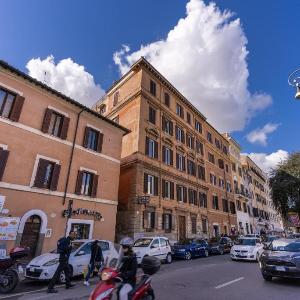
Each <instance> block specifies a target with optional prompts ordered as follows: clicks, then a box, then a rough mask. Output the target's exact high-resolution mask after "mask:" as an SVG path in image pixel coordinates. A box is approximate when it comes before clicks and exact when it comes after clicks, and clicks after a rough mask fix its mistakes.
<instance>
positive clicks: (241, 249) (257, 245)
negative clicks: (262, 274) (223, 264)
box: [230, 237, 263, 261]
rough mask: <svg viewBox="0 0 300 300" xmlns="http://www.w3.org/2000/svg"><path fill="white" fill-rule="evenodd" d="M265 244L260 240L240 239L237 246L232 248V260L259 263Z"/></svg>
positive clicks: (251, 238)
mask: <svg viewBox="0 0 300 300" xmlns="http://www.w3.org/2000/svg"><path fill="white" fill-rule="evenodd" d="M262 249H263V244H262V242H261V240H260V239H258V238H253V237H249V238H246V237H245V238H239V239H238V242H237V244H236V245H234V246H232V247H231V250H230V257H231V259H232V260H253V261H257V260H258V258H259V255H260V253H261V250H262Z"/></svg>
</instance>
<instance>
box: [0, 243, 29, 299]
mask: <svg viewBox="0 0 300 300" xmlns="http://www.w3.org/2000/svg"><path fill="white" fill-rule="evenodd" d="M28 254H29V249H27V248H20V247H16V248H12V249H11V251H10V253H9V257H8V258H2V259H0V293H2V294H7V293H10V292H11V291H13V290H14V289H15V287H16V286H17V284H18V283H19V274H20V273H22V272H23V268H22V265H21V264H18V259H19V258H23V257H26V256H28Z"/></svg>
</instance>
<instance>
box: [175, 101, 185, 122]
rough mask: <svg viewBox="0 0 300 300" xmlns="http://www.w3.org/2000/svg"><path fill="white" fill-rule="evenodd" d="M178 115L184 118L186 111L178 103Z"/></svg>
mask: <svg viewBox="0 0 300 300" xmlns="http://www.w3.org/2000/svg"><path fill="white" fill-rule="evenodd" d="M176 114H177V115H178V116H179V117H180V118H182V119H183V118H184V110H183V107H182V106H181V105H180V104H178V103H176Z"/></svg>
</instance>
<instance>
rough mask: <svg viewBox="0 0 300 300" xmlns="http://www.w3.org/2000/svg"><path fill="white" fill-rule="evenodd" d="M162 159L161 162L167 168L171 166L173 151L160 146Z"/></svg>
mask: <svg viewBox="0 0 300 300" xmlns="http://www.w3.org/2000/svg"><path fill="white" fill-rule="evenodd" d="M162 159H163V162H164V163H165V164H167V165H169V166H172V165H173V151H172V150H171V149H170V148H168V147H165V146H162Z"/></svg>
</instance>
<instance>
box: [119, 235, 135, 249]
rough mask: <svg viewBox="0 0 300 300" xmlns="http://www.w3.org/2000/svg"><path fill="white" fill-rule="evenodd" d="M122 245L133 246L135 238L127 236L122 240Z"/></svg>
mask: <svg viewBox="0 0 300 300" xmlns="http://www.w3.org/2000/svg"><path fill="white" fill-rule="evenodd" d="M120 245H121V246H123V247H127V248H131V247H132V246H133V239H132V238H131V237H125V238H123V239H122V240H121V241H120Z"/></svg>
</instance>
